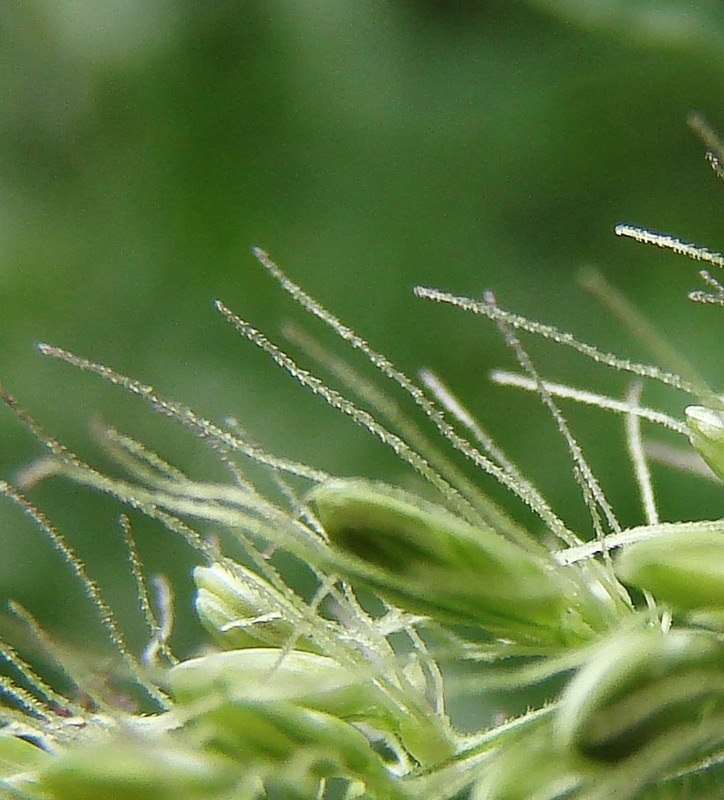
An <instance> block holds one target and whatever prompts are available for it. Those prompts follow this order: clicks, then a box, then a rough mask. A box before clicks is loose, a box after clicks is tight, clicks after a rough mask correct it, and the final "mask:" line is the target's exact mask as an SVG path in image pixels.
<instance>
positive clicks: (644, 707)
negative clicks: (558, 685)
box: [556, 628, 724, 764]
mask: <svg viewBox="0 0 724 800" xmlns="http://www.w3.org/2000/svg"><path fill="white" fill-rule="evenodd" d="M723 661H724V644H723V643H722V642H721V641H720V640H719V639H718V638H717V637H716V636H714V635H712V634H710V633H708V632H704V631H696V630H688V629H680V630H672V631H670V632H668V633H663V632H662V631H661V630H658V629H653V628H651V629H644V630H638V631H626V632H624V633H621V634H619V635H617V636H613V637H609V638H608V639H606V640H605V641H604V642H603V643H602V644H601V646H600V647H598V648H597V649H596V650H595V652H594V653H593V655H592V656H591V658H590V660H589V662H588V663H587V664H586V665H585V666H584V667H583V668H582V669H581V670H580V671H579V672H578V673H577V674H576V676H575V677H574V678H573V680H572V681H571V683H570V684H569V685H568V687H567V688H566V690H565V691H564V693H563V696H562V698H561V701H560V708H559V711H558V715H557V719H556V727H557V735H558V736H559V737H560V739H561V741H562V743H563V744H564V745H565V746H566V747H567V748H568V750H569V751H570V752H572V753H573V754H575V755H578V756H583V757H585V758H586V759H588V760H591V761H595V762H600V763H607V764H615V763H618V762H621V761H624V760H625V759H628V758H631V757H633V756H635V755H636V754H637V753H639V752H643V751H645V750H646V749H647V748H649V747H656V745H657V743H661V742H664V741H665V740H667V739H669V740H671V743H672V745H671V746H672V747H674V748H676V747H680V748H681V750H682V752H684V753H687V742H686V737H685V736H684V737H683V740H682V741H681V742H677V739H682V736H681V731H685V730H686V729H687V726H696V725H698V724H699V723H701V722H702V720H704V719H705V717H708V718H709V719H712V718H714V719H716V718H719V719H720V720H721V715H722V713H724V676H722V672H721V665H722V663H723ZM687 754H688V753H687ZM644 757H645V756H644Z"/></svg>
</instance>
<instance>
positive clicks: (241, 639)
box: [194, 564, 314, 650]
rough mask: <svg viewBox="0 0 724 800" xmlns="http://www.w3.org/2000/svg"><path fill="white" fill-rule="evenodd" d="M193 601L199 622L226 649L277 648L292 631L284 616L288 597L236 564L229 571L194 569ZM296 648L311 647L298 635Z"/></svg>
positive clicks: (218, 568) (291, 636)
mask: <svg viewBox="0 0 724 800" xmlns="http://www.w3.org/2000/svg"><path fill="white" fill-rule="evenodd" d="M194 582H195V583H196V596H195V598H194V604H195V606H196V613H197V614H198V617H199V619H200V620H201V624H202V625H203V626H204V627H205V628H206V630H208V631H209V633H211V635H212V636H213V637H214V638H215V639H216V640H217V641H218V642H219V644H221V645H222V646H223V647H224V648H227V649H238V648H243V647H258V646H259V645H265V646H268V647H281V646H283V645H285V644H287V643H288V642H289V641H290V640H291V639H292V638H293V637H294V634H295V631H294V627H293V625H292V623H291V622H289V620H288V619H286V618H285V616H287V615H285V610H286V609H287V607H288V605H289V600H288V598H285V597H284V596H283V595H281V594H280V593H279V592H277V591H276V590H275V589H274V588H273V587H272V586H271V585H269V583H268V582H267V581H265V580H264V579H263V578H261V577H260V576H259V575H257V574H256V573H254V572H252V571H251V570H248V569H246V568H245V567H243V566H241V565H240V564H237V565H235V568H234V572H233V573H232V572H231V571H230V570H228V569H227V568H226V567H223V566H221V565H220V564H214V565H212V566H210V567H196V568H195V569H194ZM294 644H295V647H297V648H298V649H302V650H306V649H314V648H313V646H312V645H311V643H310V642H309V641H308V640H306V639H305V638H304V637H302V636H297V637H296V638H295V640H294Z"/></svg>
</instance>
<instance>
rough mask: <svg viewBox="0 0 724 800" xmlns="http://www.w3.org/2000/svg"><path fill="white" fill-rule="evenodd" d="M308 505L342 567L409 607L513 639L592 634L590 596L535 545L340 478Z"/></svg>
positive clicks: (382, 489)
mask: <svg viewBox="0 0 724 800" xmlns="http://www.w3.org/2000/svg"><path fill="white" fill-rule="evenodd" d="M309 499H310V503H311V505H312V508H313V509H314V511H315V513H316V514H317V515H318V517H319V519H320V521H321V522H322V525H323V526H324V529H325V531H326V532H327V534H328V536H329V538H330V541H331V544H332V547H333V549H334V551H335V553H336V554H337V557H336V559H335V561H334V564H333V566H334V568H335V569H336V570H338V571H339V572H340V573H341V574H343V575H345V576H347V577H349V578H350V579H352V580H355V581H357V582H359V583H362V584H364V585H366V586H367V587H368V588H370V589H372V590H373V591H376V592H377V593H378V594H379V595H380V596H382V597H383V598H385V599H387V600H389V601H391V602H392V603H395V604H398V605H400V606H401V607H402V608H404V609H406V610H409V611H413V612H416V613H422V614H429V615H430V616H434V617H436V618H438V619H445V620H447V621H449V622H454V623H463V624H473V625H480V626H481V627H484V628H486V629H487V630H488V631H490V632H491V633H493V634H495V635H497V636H499V637H500V638H506V639H511V640H519V641H526V642H536V643H541V642H546V643H551V640H555V641H556V642H559V643H560V641H561V639H564V640H565V639H566V638H568V639H575V638H577V637H579V636H585V629H586V624H585V623H583V622H582V618H581V613H580V612H581V610H582V609H584V608H585V607H586V605H587V604H589V605H590V604H591V603H592V602H593V601H592V598H590V597H588V596H587V593H586V591H585V589H584V587H583V584H582V582H579V581H578V580H577V574H576V573H574V572H573V570H568V571H566V568H562V567H559V566H557V565H556V564H555V563H554V562H553V560H552V559H551V558H550V557H549V556H548V554H547V553H546V552H545V551H543V550H541V549H539V548H537V547H536V546H535V545H534V544H533V543H532V542H531V547H530V549H524V548H523V547H522V546H520V545H518V544H514V543H512V542H510V541H508V540H507V539H505V538H503V537H502V536H501V535H499V534H498V533H496V532H495V531H493V530H492V529H491V528H484V527H473V526H472V525H470V524H468V523H467V522H465V521H464V520H462V519H460V518H458V517H456V516H454V515H453V514H451V513H450V512H448V511H446V510H445V509H443V508H440V507H439V506H435V505H433V504H431V503H427V502H425V501H423V500H422V499H420V498H417V497H414V496H413V495H409V494H406V493H404V492H402V491H400V490H397V489H392V488H391V487H389V486H386V485H384V484H377V483H369V482H366V481H363V480H344V479H339V480H333V481H329V482H327V483H324V484H322V485H320V486H319V487H317V488H316V489H315V490H314V491H313V492H312V493H311V495H310V497H309Z"/></svg>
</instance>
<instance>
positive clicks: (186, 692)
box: [169, 648, 452, 760]
mask: <svg viewBox="0 0 724 800" xmlns="http://www.w3.org/2000/svg"><path fill="white" fill-rule="evenodd" d="M374 677H375V676H374V674H373V673H372V672H369V673H363V674H360V673H357V672H355V671H353V670H351V669H348V668H346V667H343V666H342V665H341V664H339V663H337V662H336V661H335V660H334V659H332V658H328V657H327V656H322V655H318V654H317V653H308V652H301V651H295V650H292V651H291V652H288V653H285V652H284V651H283V650H280V649H275V648H256V649H246V650H235V651H228V652H225V653H212V654H210V655H207V656H202V657H201V658H195V659H189V660H188V661H184V662H182V663H181V664H178V665H177V666H175V667H173V668H172V669H171V670H170V672H169V686H170V688H171V691H172V693H173V696H174V697H175V699H176V700H177V701H178V702H180V703H182V704H185V705H189V704H192V703H197V702H200V701H204V700H205V699H208V698H210V697H214V696H218V697H222V698H226V699H231V700H254V701H260V700H265V701H268V702H293V703H295V704H297V705H299V706H303V707H305V708H311V709H315V710H317V711H323V712H325V713H328V714H331V715H333V716H335V717H338V718H340V719H344V720H349V721H356V722H365V723H367V724H369V725H372V726H373V727H375V728H377V729H378V730H381V731H387V732H389V733H392V734H393V735H395V736H398V737H399V738H400V740H401V741H402V743H403V745H404V746H405V747H406V748H407V749H408V751H409V752H410V753H411V754H412V755H413V756H414V757H416V758H419V759H424V760H439V759H442V758H445V757H447V756H449V755H450V754H451V752H452V749H451V744H450V741H449V739H448V738H447V737H446V732H445V731H444V730H442V729H441V727H440V725H439V720H437V719H436V718H434V717H432V715H431V716H430V718H429V719H428V718H426V717H425V716H424V715H420V714H419V713H417V712H416V711H415V709H410V708H402V707H400V706H399V705H398V704H396V703H395V702H394V701H393V700H392V699H391V698H390V696H389V695H388V694H386V693H385V692H384V691H383V690H382V689H381V688H380V687H379V686H378V685H377V684H376V683H375V681H374Z"/></svg>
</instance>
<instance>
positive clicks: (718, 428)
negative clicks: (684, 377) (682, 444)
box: [684, 406, 724, 479]
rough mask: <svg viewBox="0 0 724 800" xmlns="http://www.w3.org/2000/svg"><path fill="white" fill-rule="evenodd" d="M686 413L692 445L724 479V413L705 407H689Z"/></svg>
mask: <svg viewBox="0 0 724 800" xmlns="http://www.w3.org/2000/svg"><path fill="white" fill-rule="evenodd" d="M684 413H685V415H686V425H687V427H688V428H689V439H690V440H691V443H692V445H693V446H694V448H695V449H696V451H697V452H698V453H699V455H700V456H701V457H702V458H703V459H704V461H706V463H707V464H708V465H709V466H710V467H711V468H712V470H714V472H715V473H716V474H717V475H718V476H719V477H720V478H722V479H724V413H723V412H721V411H715V410H714V409H711V408H706V407H705V406H689V407H688V408H686V409H685V411H684Z"/></svg>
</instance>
